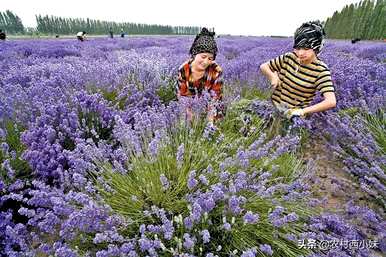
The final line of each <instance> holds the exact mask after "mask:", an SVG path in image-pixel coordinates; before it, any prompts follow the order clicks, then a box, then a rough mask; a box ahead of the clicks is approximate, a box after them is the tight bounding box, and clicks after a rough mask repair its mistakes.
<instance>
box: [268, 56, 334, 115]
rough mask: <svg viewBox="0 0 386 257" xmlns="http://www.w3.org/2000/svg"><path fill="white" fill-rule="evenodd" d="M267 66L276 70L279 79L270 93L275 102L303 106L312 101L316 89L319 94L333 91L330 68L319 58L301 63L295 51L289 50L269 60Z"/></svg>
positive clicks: (290, 106) (291, 106)
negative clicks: (278, 82) (307, 62)
mask: <svg viewBox="0 0 386 257" xmlns="http://www.w3.org/2000/svg"><path fill="white" fill-rule="evenodd" d="M269 67H270V69H271V70H272V71H276V72H278V75H279V79H280V81H281V82H280V84H279V85H278V86H277V87H276V88H275V90H274V91H273V94H272V101H273V102H274V103H276V104H282V103H284V104H285V105H287V106H288V107H289V108H294V107H297V108H304V107H307V106H308V105H309V104H310V103H311V102H312V100H313V98H314V96H315V94H316V92H317V91H319V92H320V93H321V94H324V93H326V92H335V88H334V85H333V83H332V80H331V73H330V70H329V69H328V67H327V65H326V64H325V63H324V62H322V61H321V60H319V59H316V61H314V62H312V63H310V64H306V65H303V64H300V62H299V61H298V58H297V56H296V55H295V53H293V52H289V53H285V54H283V55H280V56H278V57H276V58H275V59H272V60H270V61H269Z"/></svg>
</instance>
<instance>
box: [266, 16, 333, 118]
mask: <svg viewBox="0 0 386 257" xmlns="http://www.w3.org/2000/svg"><path fill="white" fill-rule="evenodd" d="M324 36H325V32H324V29H323V26H322V24H320V22H318V21H315V22H307V23H304V24H303V25H302V26H300V27H299V28H298V29H297V30H296V32H295V36H294V46H293V48H294V51H293V52H289V53H285V54H283V55H280V56H278V57H277V58H274V59H272V60H270V61H268V62H266V63H263V64H262V65H261V66H260V69H261V71H262V72H263V74H264V75H265V76H266V77H267V78H268V79H269V81H270V83H271V86H272V87H273V88H274V90H273V93H272V96H271V100H272V102H273V104H274V106H275V107H276V109H277V111H278V112H279V113H280V114H281V116H284V117H285V118H287V119H288V120H291V119H292V118H293V117H295V116H300V117H303V116H305V115H307V114H311V113H316V112H322V111H325V110H328V109H331V108H334V107H335V106H336V98H335V88H334V85H333V83H332V80H331V74H330V70H329V68H328V66H327V65H326V64H325V63H324V62H322V61H321V60H320V59H319V58H318V57H317V55H318V54H319V53H320V51H321V49H322V47H323V40H324ZM317 91H319V92H320V93H321V94H322V96H323V98H324V99H323V101H321V102H320V103H317V104H315V105H311V106H310V103H311V102H312V100H313V98H314V96H315V94H316V92H317Z"/></svg>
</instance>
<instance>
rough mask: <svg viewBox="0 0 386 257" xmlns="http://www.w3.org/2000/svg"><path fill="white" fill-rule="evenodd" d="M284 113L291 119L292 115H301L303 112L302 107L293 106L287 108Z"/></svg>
mask: <svg viewBox="0 0 386 257" xmlns="http://www.w3.org/2000/svg"><path fill="white" fill-rule="evenodd" d="M284 115H285V117H286V118H287V119H289V120H291V119H292V118H293V117H303V116H304V115H305V113H304V110H303V109H300V108H294V109H289V110H287V111H286V112H285V113H284Z"/></svg>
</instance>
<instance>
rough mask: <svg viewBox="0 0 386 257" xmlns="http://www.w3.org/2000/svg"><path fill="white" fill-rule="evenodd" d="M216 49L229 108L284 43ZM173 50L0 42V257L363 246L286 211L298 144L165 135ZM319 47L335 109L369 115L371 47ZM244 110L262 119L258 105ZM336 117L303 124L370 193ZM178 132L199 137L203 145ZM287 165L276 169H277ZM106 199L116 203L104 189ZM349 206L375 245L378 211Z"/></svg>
mask: <svg viewBox="0 0 386 257" xmlns="http://www.w3.org/2000/svg"><path fill="white" fill-rule="evenodd" d="M218 41H219V45H220V52H221V54H220V55H219V57H218V60H217V61H218V63H220V64H221V65H222V67H223V69H224V70H225V79H226V86H227V88H226V91H227V92H226V94H227V99H226V101H227V103H228V104H229V106H230V111H231V110H232V108H231V106H232V102H233V101H235V99H237V98H238V97H237V96H238V95H239V94H240V93H242V91H243V89H245V90H247V91H248V90H252V91H253V90H255V91H256V88H257V89H258V90H257V91H259V92H260V91H261V92H264V90H266V87H267V85H266V82H265V81H264V80H263V79H262V77H261V75H259V74H258V72H257V69H258V67H259V64H260V63H262V62H263V61H265V60H267V59H269V58H271V57H274V56H276V55H278V54H279V53H281V52H283V51H286V50H290V48H291V43H290V41H289V40H287V39H280V40H279V39H275V40H272V39H267V38H220V39H218ZM189 44H190V39H188V38H135V39H130V40H129V41H126V40H116V41H114V40H92V41H87V42H84V43H80V42H72V41H67V40H61V41H26V42H5V43H4V44H3V45H2V48H1V49H0V51H1V55H0V58H1V63H0V65H1V66H0V72H1V81H0V83H1V84H0V86H1V87H0V90H1V94H0V108H1V109H0V118H1V120H2V130H1V132H2V133H1V138H2V141H3V143H2V153H1V155H0V157H1V160H2V166H1V167H2V169H1V171H2V177H1V179H2V180H1V181H0V190H1V192H2V196H1V202H0V203H1V214H0V216H1V220H0V239H1V246H2V248H1V249H3V250H2V254H4V255H10V256H23V255H30V256H35V255H41V256H45V255H50V254H54V255H55V256H78V255H95V254H96V255H97V256H119V255H123V256H142V255H143V256H145V255H150V256H157V255H160V256H172V255H178V254H181V255H182V254H183V253H184V254H187V255H195V256H215V255H218V256H228V255H230V254H231V255H232V254H233V255H234V256H239V255H242V256H256V255H257V256H259V255H261V256H263V255H264V254H267V255H270V254H274V255H277V256H283V255H285V256H299V255H300V254H307V253H310V252H311V251H309V250H306V249H299V247H296V243H297V240H300V239H303V238H311V237H312V238H318V239H333V238H335V239H342V238H345V239H364V238H366V236H367V235H363V234H361V233H359V231H357V230H356V229H355V228H353V227H351V226H350V225H348V224H345V223H344V222H343V221H342V219H341V218H340V217H338V216H334V215H323V216H322V218H319V219H317V222H315V223H314V224H312V221H313V218H312V217H315V215H317V212H316V210H315V209H313V208H312V207H310V206H308V205H309V203H308V202H307V201H302V202H303V204H302V205H303V208H298V206H299V202H300V199H306V198H307V196H308V195H309V191H308V189H307V186H306V185H304V184H302V183H301V181H302V179H303V178H302V177H301V176H300V174H298V172H296V169H299V170H301V169H300V166H298V165H300V164H299V163H297V164H296V162H294V159H293V158H294V157H293V156H292V155H286V154H285V152H293V151H295V150H296V149H294V147H293V146H294V145H297V143H296V142H298V140H299V138H297V137H290V138H284V139H283V138H280V137H278V138H275V139H273V140H271V141H266V140H265V139H264V135H263V133H262V131H261V129H257V130H256V132H254V133H252V135H251V136H250V137H248V138H247V139H242V138H241V139H240V138H238V137H236V138H235V136H234V135H233V134H231V133H226V132H224V133H220V134H216V135H210V134H211V133H210V132H208V131H206V130H205V129H204V128H203V127H202V126H198V127H196V128H190V129H182V130H181V126H182V125H181V121H180V117H179V111H178V110H179V106H178V105H176V104H175V103H171V104H170V105H168V106H165V105H163V103H165V102H167V101H168V100H170V99H171V98H170V95H172V93H173V87H174V75H175V72H176V69H177V67H178V65H179V64H181V63H182V62H183V61H184V60H185V58H187V55H186V52H187V49H188V47H189ZM326 49H327V50H326V51H325V53H323V55H322V57H325V58H326V62H327V63H329V64H330V66H331V69H332V72H333V74H334V78H335V82H336V84H337V89H338V99H339V109H340V110H353V109H354V110H355V108H361V109H362V110H364V111H365V113H370V114H371V113H375V112H376V110H378V109H381V108H384V104H385V103H384V98H383V96H384V95H385V94H384V93H385V92H384V91H385V85H384V84H385V81H384V79H383V78H384V77H385V65H384V64H383V62H384V56H383V55H384V52H385V51H384V50H385V46H384V45H381V44H366V45H363V46H359V47H358V46H355V47H353V46H351V45H348V44H346V43H341V42H337V43H330V44H329V45H328V46H327V47H326ZM254 106H255V107H256V108H257V109H256V112H258V113H261V112H264V113H262V115H263V116H264V115H266V114H267V113H269V109H264V106H266V102H265V101H263V100H262V101H256V102H255V105H254ZM237 115H239V114H238V113H236V116H237ZM339 115H340V114H338V113H329V114H327V115H316V116H315V117H313V120H314V122H313V124H312V128H311V129H312V130H313V131H314V132H315V134H319V135H321V134H325V133H326V132H329V135H331V136H332V137H336V138H338V139H340V140H331V142H333V144H332V146H331V147H333V148H334V149H335V150H336V152H337V154H342V153H346V152H345V149H346V148H347V145H345V143H346V142H348V141H347V140H346V139H347V138H348V139H350V140H351V141H350V142H352V143H354V144H357V145H358V144H359V143H360V145H361V146H363V147H357V149H356V151H357V152H358V153H357V155H356V156H354V158H353V157H352V156H353V155H349V156H348V157H347V156H342V157H343V159H344V160H345V162H346V163H347V167H348V172H352V173H353V174H355V175H356V176H357V177H359V178H360V179H361V181H360V182H361V183H362V186H363V188H366V189H368V190H367V191H369V193H370V194H371V195H372V196H375V197H377V196H378V199H379V198H382V195H384V193H385V190H384V184H385V183H384V179H385V175H384V166H383V165H384V163H385V160H384V159H382V158H384V156H383V157H382V155H380V154H379V144H378V143H377V141H376V140H375V139H374V138H373V137H371V136H369V135H368V134H366V130H365V129H364V128H362V130H361V129H360V128H358V127H357V126H354V125H350V124H355V123H354V119H349V118H347V117H345V118H344V119H343V118H340V116H339ZM229 116H231V115H229ZM345 119H349V120H348V121H347V120H345ZM236 120H237V119H236ZM325 121H328V122H325ZM315 124H318V126H315ZM232 127H234V126H232ZM257 127H258V126H257ZM321 128H323V129H321ZM185 130H189V131H191V134H192V133H193V134H194V133H197V134H198V135H202V134H205V136H206V141H207V142H209V143H202V140H201V137H199V136H196V137H194V136H191V135H190V134H189V135H185V134H184V131H185ZM170 131H173V133H170ZM176 131H177V132H178V133H176ZM224 131H229V130H226V129H225V128H224ZM176 135H180V136H179V137H177V138H176ZM211 140H212V141H211ZM213 140H214V141H213ZM345 140H346V141H345ZM21 142H22V144H21ZM283 142H286V143H285V144H284V143H283ZM334 142H339V143H340V144H335V143H334ZM213 145H218V146H219V147H216V148H214V147H213ZM161 146H163V147H161ZM165 146H166V147H165ZM193 149H194V150H197V149H199V150H201V151H200V154H201V155H200V154H197V153H196V151H193ZM363 149H366V150H363ZM203 153H207V154H206V155H203ZM208 153H210V154H208ZM170 156H172V158H171V159H170ZM181 156H183V157H181ZM187 156H188V157H189V156H190V159H189V158H188V157H187ZM355 157H356V158H355ZM168 158H169V159H168ZM184 158H186V159H185V162H184V161H183V160H184ZM201 159H205V160H206V161H205V162H200V161H198V160H201ZM96 160H98V161H96ZM165 160H166V161H165ZM192 160H193V161H192ZM359 161H362V162H361V163H360V164H358V162H359ZM165 162H166V164H165ZM144 163H145V164H146V165H145V164H144ZM184 163H191V164H190V165H186V164H185V165H184ZM353 163H354V164H355V165H353ZM285 164H286V165H287V166H285ZM295 164H296V165H295ZM364 165H367V166H364ZM102 167H103V168H102ZM288 167H292V168H290V169H289V170H290V171H291V170H292V172H290V171H286V172H284V171H285V169H288ZM154 170H155V171H156V172H152V171H154ZM176 171H179V172H178V173H177V174H176ZM96 178H97V179H96ZM121 181H126V183H122V182H121ZM147 184H151V185H152V186H151V187H149V188H148V187H146V185H147ZM382 186H383V187H382ZM119 190H123V192H125V193H123V194H122V193H121V194H117V193H115V194H111V191H113V192H119ZM126 192H130V193H126ZM160 195H163V196H164V197H163V198H160ZM168 199H169V200H168ZM170 199H175V201H170ZM178 199H183V201H178ZM177 202H178V204H176V203H177ZM117 203H119V204H117ZM349 208H350V209H349V212H350V214H352V215H353V216H355V215H358V214H362V216H363V217H365V221H364V223H365V225H366V226H368V227H369V228H370V229H371V230H372V231H373V233H375V234H376V237H377V239H382V237H384V236H385V234H384V233H385V231H384V229H383V230H382V227H384V226H382V221H383V220H382V217H380V216H378V215H377V214H375V213H374V212H372V211H371V210H368V209H366V208H364V209H363V208H362V209H361V208H357V207H355V206H349ZM305 222H306V223H308V224H309V226H303V225H302V224H303V223H305ZM238 228H242V229H238ZM294 228H295V229H294ZM257 231H264V232H261V233H257ZM347 231H350V233H347V234H346V232H347ZM224 236H225V238H224ZM248 238H249V239H248ZM247 239H248V240H247ZM224 242H225V243H224ZM334 251H335V250H334V249H332V250H331V251H330V252H331V254H333V252H334ZM336 252H339V254H340V256H344V254H346V255H347V254H348V256H349V253H347V252H346V253H345V252H340V251H338V250H336ZM336 254H338V253H336ZM362 254H363V256H368V254H369V253H368V251H366V250H363V251H362ZM366 254H367V255H366Z"/></svg>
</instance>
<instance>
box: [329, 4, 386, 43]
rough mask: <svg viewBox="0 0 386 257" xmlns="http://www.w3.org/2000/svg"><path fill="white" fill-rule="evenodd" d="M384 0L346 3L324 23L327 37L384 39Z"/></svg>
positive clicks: (385, 12) (385, 30) (385, 9)
mask: <svg viewBox="0 0 386 257" xmlns="http://www.w3.org/2000/svg"><path fill="white" fill-rule="evenodd" d="M385 17H386V1H385V0H377V1H373V0H364V1H361V2H360V3H357V4H355V5H354V4H350V5H346V6H345V7H344V8H343V9H342V10H341V11H340V12H338V11H336V12H335V13H334V14H333V15H332V17H330V18H328V19H327V20H326V23H325V29H326V34H327V36H328V37H329V38H338V39H354V38H360V39H380V40H382V39H384V38H385V35H386V19H385Z"/></svg>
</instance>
